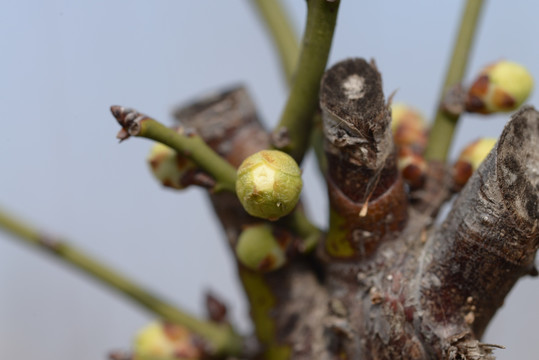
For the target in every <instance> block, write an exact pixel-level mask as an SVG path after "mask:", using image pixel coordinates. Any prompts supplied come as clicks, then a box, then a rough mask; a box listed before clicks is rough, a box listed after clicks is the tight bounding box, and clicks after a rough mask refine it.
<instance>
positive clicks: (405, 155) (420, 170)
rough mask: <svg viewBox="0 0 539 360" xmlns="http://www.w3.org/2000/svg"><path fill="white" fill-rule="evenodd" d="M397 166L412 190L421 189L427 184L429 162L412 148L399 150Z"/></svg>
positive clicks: (406, 147) (405, 147)
mask: <svg viewBox="0 0 539 360" xmlns="http://www.w3.org/2000/svg"><path fill="white" fill-rule="evenodd" d="M397 166H398V168H399V170H400V172H401V174H402V177H403V178H404V180H405V181H406V183H407V184H408V185H410V188H411V189H412V190H416V189H419V188H421V187H423V185H424V184H425V179H426V174H427V162H426V161H425V159H424V158H423V156H421V155H418V154H417V153H415V152H414V151H413V150H412V149H411V148H410V147H408V146H404V147H401V148H399V152H398V161H397Z"/></svg>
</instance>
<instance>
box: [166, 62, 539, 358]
mask: <svg viewBox="0 0 539 360" xmlns="http://www.w3.org/2000/svg"><path fill="white" fill-rule="evenodd" d="M320 102H321V108H322V117H323V121H324V135H325V145H324V149H325V152H326V156H327V164H328V167H327V168H328V172H327V175H326V176H327V183H328V194H329V198H330V207H331V208H330V213H331V219H330V228H329V229H328V231H327V236H326V238H325V241H323V242H322V243H321V244H320V245H319V248H318V251H316V252H315V254H313V255H312V256H310V255H304V254H300V253H299V252H298V251H297V249H296V248H295V245H294V244H297V243H296V242H295V240H292V241H291V242H290V244H291V245H290V246H289V248H288V261H287V264H286V266H285V267H283V268H281V269H279V270H277V271H275V272H271V273H258V272H254V271H251V270H248V269H246V268H244V267H243V266H242V265H241V264H239V263H238V273H239V277H240V279H241V281H242V284H243V286H244V288H245V292H246V295H247V298H248V299H249V303H250V306H251V316H252V319H253V323H254V325H255V333H256V337H257V339H258V344H259V347H258V351H257V352H256V353H246V357H247V358H265V359H289V358H290V359H362V360H370V359H380V360H386V359H387V360H390V359H415V360H426V359H450V360H457V359H460V360H462V359H468V360H470V359H473V360H480V359H481V360H490V359H494V357H493V355H492V350H493V347H495V345H487V344H482V343H481V342H480V338H481V335H482V334H483V332H484V330H485V328H486V326H487V325H488V323H489V321H490V320H491V318H492V316H493V315H494V314H495V312H496V311H497V309H498V308H499V307H500V306H501V305H502V304H503V301H504V298H505V296H506V295H507V293H508V292H509V291H510V289H511V288H512V286H513V285H514V284H515V282H516V281H517V280H518V279H519V278H520V277H521V276H523V275H526V274H536V273H537V271H536V270H535V267H534V265H533V262H534V258H535V254H536V251H537V248H538V247H539V245H538V243H539V228H538V221H539V199H538V195H537V194H538V193H539V155H538V152H537V149H538V145H539V113H538V112H537V111H535V110H534V109H533V108H530V107H525V108H523V109H522V110H520V111H519V112H517V113H515V114H514V115H513V116H512V119H511V121H510V122H509V123H508V124H507V126H506V127H505V129H504V131H503V134H502V135H501V138H500V140H499V143H498V145H497V146H496V147H495V149H494V150H493V151H492V152H491V154H490V155H489V156H488V158H487V159H486V160H485V161H484V163H483V164H482V165H481V167H480V168H479V170H478V171H477V172H476V173H475V174H474V175H473V176H472V178H471V179H470V181H469V182H468V184H467V185H466V186H465V187H464V189H463V190H462V192H461V193H460V194H459V195H458V198H457V200H456V201H455V203H454V205H453V208H452V210H451V212H450V214H449V215H448V217H447V219H446V220H445V221H444V222H443V223H442V224H441V225H440V226H435V225H434V220H435V217H436V215H437V213H438V210H439V209H440V207H441V206H442V205H443V204H444V203H445V202H446V201H447V200H448V199H449V198H450V197H451V195H452V190H451V189H452V188H453V184H452V180H451V176H450V171H449V169H448V168H447V167H446V166H445V165H444V164H440V163H437V162H432V163H430V164H429V168H428V173H427V177H426V181H425V185H424V186H423V187H422V188H420V189H414V190H413V191H410V190H409V189H407V188H406V187H405V186H404V185H403V181H402V179H401V176H400V174H399V172H398V170H397V167H396V160H395V147H394V145H393V142H392V137H391V132H390V117H391V114H390V110H389V108H388V105H387V103H386V101H385V99H384V95H383V93H382V81H381V76H380V74H379V73H378V70H377V69H376V67H375V65H374V63H372V62H371V63H369V62H366V61H365V60H362V59H349V60H345V61H343V62H341V63H338V64H337V65H335V66H334V67H332V68H331V69H329V70H328V71H327V73H326V75H325V77H324V80H323V81H322V85H321V92H320ZM176 115H177V117H178V119H179V120H180V121H181V122H182V123H183V124H184V125H185V126H186V127H191V128H194V129H195V130H196V131H197V132H198V133H199V134H200V135H201V136H202V137H203V138H204V139H205V140H206V141H207V142H208V143H209V144H210V145H211V146H212V147H213V148H214V149H215V150H216V151H218V152H219V153H220V154H221V155H222V156H223V157H225V158H226V159H227V160H228V161H229V162H230V163H231V164H233V165H234V166H238V165H239V164H240V163H241V161H242V160H243V159H244V158H245V157H247V156H248V155H250V154H252V153H254V152H256V151H258V150H261V149H264V148H267V147H269V144H270V140H269V139H270V137H269V134H268V133H267V132H266V131H265V130H264V129H263V127H262V126H261V125H260V123H259V121H258V119H257V117H256V111H255V108H254V106H253V104H252V103H251V101H250V100H249V98H248V96H247V94H246V92H245V90H243V89H242V88H236V89H232V90H229V91H226V92H223V93H219V94H217V95H215V96H212V97H209V98H206V99H204V100H201V101H198V102H196V103H195V104H193V105H190V106H188V107H187V108H184V109H183V110H181V111H179V112H177V113H176ZM210 198H211V201H212V205H213V207H214V209H215V212H216V214H217V216H218V217H219V220H220V221H221V223H222V225H223V228H224V230H225V233H226V235H227V239H228V242H229V244H230V246H231V248H233V247H234V245H235V243H236V240H237V238H238V236H239V234H240V233H241V231H242V229H243V228H244V227H245V226H247V225H249V224H252V223H256V222H260V220H259V219H255V218H252V217H250V216H249V215H247V213H246V212H245V211H244V210H243V209H242V207H241V205H240V203H239V201H238V200H237V199H236V198H235V196H234V195H232V194H217V195H211V194H210ZM272 226H273V227H274V228H275V229H279V231H282V232H283V233H286V234H287V236H290V237H291V238H293V239H295V238H297V237H298V235H297V234H294V233H292V232H290V230H287V229H286V228H285V225H284V223H281V222H277V223H272Z"/></svg>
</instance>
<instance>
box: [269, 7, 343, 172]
mask: <svg viewBox="0 0 539 360" xmlns="http://www.w3.org/2000/svg"><path fill="white" fill-rule="evenodd" d="M339 3H340V1H339V0H337V1H334V2H329V1H327V0H310V1H309V2H308V9H307V25H306V27H305V33H304V35H303V42H302V49H301V54H300V58H299V62H298V66H297V71H296V74H295V78H294V82H293V84H292V88H291V90H290V95H289V97H288V100H287V103H286V105H285V108H284V111H283V114H282V116H281V119H280V122H279V124H278V125H277V127H276V128H275V130H274V132H273V140H274V146H275V147H276V148H278V149H280V150H283V151H286V152H287V153H289V154H290V155H291V156H292V157H293V158H294V159H296V161H297V162H298V163H301V160H302V159H303V156H304V155H305V152H306V150H307V147H308V145H309V137H310V133H311V128H312V122H313V115H314V112H315V110H316V107H317V105H318V90H319V88H320V79H321V78H322V75H323V74H324V70H325V68H326V63H327V60H328V57H329V51H330V49H331V42H332V39H333V31H334V29H335V23H336V21H337V12H338V9H339Z"/></svg>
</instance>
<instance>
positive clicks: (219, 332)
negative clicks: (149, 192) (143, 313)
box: [0, 210, 242, 355]
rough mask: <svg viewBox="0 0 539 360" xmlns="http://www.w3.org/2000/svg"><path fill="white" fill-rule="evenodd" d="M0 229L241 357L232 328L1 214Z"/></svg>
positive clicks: (217, 348) (222, 350)
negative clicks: (195, 313)
mask: <svg viewBox="0 0 539 360" xmlns="http://www.w3.org/2000/svg"><path fill="white" fill-rule="evenodd" d="M0 229H2V230H4V231H6V232H8V233H10V234H11V235H13V236H14V238H15V239H17V240H21V241H24V242H25V243H26V244H29V245H32V246H34V247H36V248H38V249H40V250H43V251H45V252H47V253H49V254H51V255H54V256H56V257H57V258H58V259H60V260H62V261H63V262H65V263H67V264H69V265H71V266H73V267H75V268H76V269H78V270H80V271H82V272H83V273H85V274H87V275H89V276H90V277H92V278H94V279H96V280H99V281H100V282H101V283H103V284H105V285H107V286H108V287H109V288H111V289H113V290H116V291H118V292H119V293H121V294H122V295H124V296H126V297H127V298H129V299H131V300H132V301H134V302H135V303H137V304H139V305H140V306H142V307H144V308H145V309H147V310H149V311H150V312H152V313H154V314H156V315H158V316H160V317H162V318H163V319H166V320H168V321H171V322H173V323H176V324H179V325H182V326H185V327H186V328H187V329H189V330H191V331H193V332H194V333H196V334H197V335H199V336H200V337H202V338H203V339H205V340H206V341H208V343H209V345H210V347H211V349H212V350H213V351H215V352H216V353H218V354H229V355H237V354H239V353H240V351H241V347H242V339H241V337H239V336H238V335H237V334H236V333H235V332H234V331H233V329H232V328H231V327H230V326H226V325H218V324H214V323H211V322H208V321H203V320H200V319H197V318H196V317H194V316H192V315H189V314H187V313H185V312H183V311H181V310H179V309H177V308H176V307H174V306H173V305H171V304H169V303H167V302H165V301H164V300H162V299H160V298H158V297H157V296H156V295H154V294H152V293H150V292H148V291H147V290H145V289H143V288H142V287H141V286H139V285H137V284H135V283H134V282H133V281H131V280H130V279H128V278H126V277H124V276H122V275H120V274H118V273H117V272H116V271H115V270H113V269H111V268H109V267H108V266H106V265H104V264H102V263H101V262H99V261H97V260H95V259H93V258H91V257H90V256H88V255H86V254H84V253H83V252H82V251H81V250H78V249H76V248H74V247H73V246H71V245H69V244H67V243H65V242H59V241H56V240H55V239H52V238H50V237H47V236H46V235H44V234H43V233H41V232H39V231H38V230H37V229H35V228H34V227H32V226H30V225H28V224H25V223H23V222H21V221H19V220H17V219H15V218H14V217H12V216H10V215H8V214H7V213H5V212H3V211H1V210H0Z"/></svg>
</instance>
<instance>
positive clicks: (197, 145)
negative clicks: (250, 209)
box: [110, 106, 236, 192]
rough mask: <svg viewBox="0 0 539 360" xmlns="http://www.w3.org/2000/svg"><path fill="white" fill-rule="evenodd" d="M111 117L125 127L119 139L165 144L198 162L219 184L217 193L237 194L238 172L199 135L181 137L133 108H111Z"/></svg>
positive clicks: (216, 188) (119, 134)
mask: <svg viewBox="0 0 539 360" xmlns="http://www.w3.org/2000/svg"><path fill="white" fill-rule="evenodd" d="M110 110H111V112H112V114H113V115H114V117H115V118H116V120H118V123H119V124H120V125H121V126H122V130H120V132H119V133H118V138H119V139H120V140H125V139H127V138H128V137H129V136H138V137H145V138H148V139H152V140H155V141H158V142H160V143H163V144H165V145H167V146H169V147H171V148H173V149H174V150H176V151H177V152H178V153H180V154H182V155H184V156H186V157H187V158H189V159H191V160H192V161H193V162H195V163H196V164H197V165H198V166H199V167H200V168H201V169H202V170H204V171H205V172H207V173H208V174H210V175H211V176H212V177H213V178H214V179H215V181H216V186H215V189H214V190H215V191H216V192H217V191H219V190H228V191H232V192H235V191H236V169H235V168H234V167H233V166H232V165H230V164H229V163H228V162H227V161H226V160H224V159H223V158H222V157H221V156H219V155H218V154H217V153H216V152H215V151H213V150H212V149H211V148H210V147H209V146H208V145H207V144H206V143H205V142H204V140H202V138H200V136H198V135H196V134H182V133H180V132H178V131H175V130H173V129H171V128H168V127H166V126H165V125H163V124H161V123H160V122H158V121H156V120H154V119H152V118H150V117H148V116H146V115H144V114H140V113H138V112H137V111H135V110H133V109H128V108H124V107H122V106H111V108H110Z"/></svg>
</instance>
